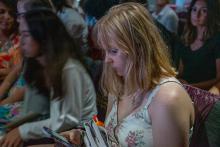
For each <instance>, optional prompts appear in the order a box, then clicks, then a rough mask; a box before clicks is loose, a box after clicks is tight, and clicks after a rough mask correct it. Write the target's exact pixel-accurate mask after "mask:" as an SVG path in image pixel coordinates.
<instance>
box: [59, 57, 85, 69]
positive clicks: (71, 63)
mask: <svg viewBox="0 0 220 147" xmlns="http://www.w3.org/2000/svg"><path fill="white" fill-rule="evenodd" d="M70 69H73V70H75V69H77V70H79V71H82V72H85V68H84V67H83V65H82V64H81V63H80V61H78V60H76V59H73V58H69V59H67V61H66V63H65V65H64V68H63V71H65V70H70Z"/></svg>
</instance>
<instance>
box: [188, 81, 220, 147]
mask: <svg viewBox="0 0 220 147" xmlns="http://www.w3.org/2000/svg"><path fill="white" fill-rule="evenodd" d="M184 87H185V89H186V90H187V92H188V94H189V95H190V97H191V99H192V101H193V103H194V108H195V123H194V126H193V134H192V138H191V141H190V147H219V146H220V126H219V124H220V101H219V100H220V96H217V95H214V94H211V93H209V92H208V91H205V90H201V89H199V88H196V87H192V86H190V85H184Z"/></svg>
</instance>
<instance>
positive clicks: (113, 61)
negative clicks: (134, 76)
mask: <svg viewBox="0 0 220 147" xmlns="http://www.w3.org/2000/svg"><path fill="white" fill-rule="evenodd" d="M105 62H106V63H107V64H109V65H110V66H111V67H112V68H113V69H114V70H115V72H116V73H117V75H118V76H122V77H124V76H125V74H126V62H127V55H126V54H125V53H124V52H123V51H122V50H121V49H116V48H110V49H107V50H106V51H105Z"/></svg>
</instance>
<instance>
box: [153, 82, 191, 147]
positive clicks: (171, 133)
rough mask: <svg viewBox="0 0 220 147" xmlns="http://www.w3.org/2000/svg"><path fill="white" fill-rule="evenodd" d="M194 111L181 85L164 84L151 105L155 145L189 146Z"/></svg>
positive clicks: (158, 146) (167, 146) (165, 146)
mask: <svg viewBox="0 0 220 147" xmlns="http://www.w3.org/2000/svg"><path fill="white" fill-rule="evenodd" d="M170 89H172V90H170ZM167 91H169V92H167ZM193 112H194V111H193V106H192V102H191V99H190V97H189V96H188V95H187V93H186V92H185V90H183V88H181V87H180V85H177V84H174V83H167V84H166V86H164V85H162V86H161V88H160V91H159V92H158V93H157V95H156V96H155V98H154V99H153V101H152V103H151V104H150V106H149V114H150V117H151V121H152V132H153V144H154V147H188V146H189V130H190V127H191V125H192V123H193V120H194V114H193Z"/></svg>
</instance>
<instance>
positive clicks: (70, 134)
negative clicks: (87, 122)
mask: <svg viewBox="0 0 220 147" xmlns="http://www.w3.org/2000/svg"><path fill="white" fill-rule="evenodd" d="M81 133H82V130H80V129H73V130H70V131H66V132H62V133H61V135H62V136H63V137H65V138H66V139H67V140H68V141H69V142H70V143H72V144H76V145H80V144H81V143H82V142H81V139H82V138H81Z"/></svg>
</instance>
